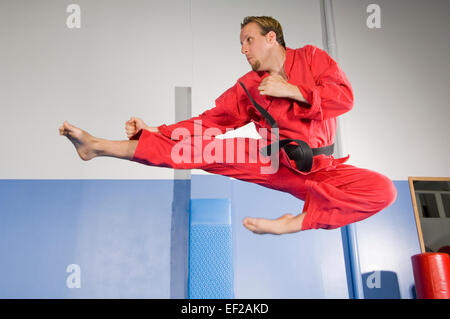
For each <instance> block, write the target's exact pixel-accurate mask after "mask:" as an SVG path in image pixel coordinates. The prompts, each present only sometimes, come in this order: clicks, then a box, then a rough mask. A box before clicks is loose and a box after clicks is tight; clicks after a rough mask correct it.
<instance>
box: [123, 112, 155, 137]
mask: <svg viewBox="0 0 450 319" xmlns="http://www.w3.org/2000/svg"><path fill="white" fill-rule="evenodd" d="M142 129H146V130H147V131H150V132H159V130H158V128H157V127H151V126H148V125H147V124H145V123H144V121H143V120H142V119H141V118H139V117H133V116H132V117H131V118H130V119H129V120H128V121H126V122H125V131H126V133H127V136H128V138H131V137H132V136H134V135H136V134H137V133H138V132H139V131H140V130H142Z"/></svg>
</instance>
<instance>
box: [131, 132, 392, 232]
mask: <svg viewBox="0 0 450 319" xmlns="http://www.w3.org/2000/svg"><path fill="white" fill-rule="evenodd" d="M194 138H199V139H200V140H201V143H196V142H199V140H197V141H196V142H194ZM230 140H233V143H232V144H233V145H234V148H229V147H225V146H226V142H225V141H226V140H223V139H216V138H214V137H212V138H211V139H205V138H204V137H200V136H197V137H190V138H187V139H182V141H181V142H180V141H178V140H172V139H170V138H169V137H167V136H165V135H163V134H160V133H152V132H149V131H147V130H143V131H142V134H141V136H140V137H139V141H138V145H137V148H136V151H135V153H134V156H133V158H132V159H131V160H132V161H135V162H139V163H142V164H145V165H151V166H159V167H170V168H174V169H203V170H204V171H207V172H210V173H213V174H220V175H225V176H229V177H233V178H236V179H239V180H242V181H246V182H251V183H256V184H259V185H261V186H265V187H268V188H272V189H276V190H280V191H284V192H287V193H290V194H292V195H293V196H295V197H297V198H299V199H301V200H303V201H305V204H304V207H303V211H304V212H307V214H306V215H305V218H304V220H303V225H302V230H307V229H317V228H323V229H334V228H338V227H342V226H345V225H347V224H350V223H354V222H357V221H360V220H363V219H365V218H367V217H370V216H372V215H373V214H375V213H377V212H379V211H381V210H382V209H384V208H386V207H387V206H389V205H390V204H392V203H393V202H394V201H395V199H396V196H397V191H396V189H395V186H394V184H393V183H392V181H391V180H390V179H388V178H387V177H385V176H383V175H381V174H379V173H376V172H373V171H370V170H367V169H362V168H357V167H355V166H352V165H347V164H343V163H341V162H340V161H339V159H334V158H333V157H332V156H331V159H330V166H329V167H326V168H325V169H322V170H319V171H316V172H311V173H309V174H305V175H303V174H299V173H298V172H296V171H295V170H294V169H292V166H291V165H290V164H289V163H290V162H289V159H288V157H287V155H286V153H285V151H284V150H281V152H280V157H279V166H278V170H277V171H276V172H275V173H273V174H261V168H262V167H263V166H264V167H266V168H268V167H269V165H270V164H268V163H267V162H266V161H265V160H264V158H263V160H261V156H259V154H258V155H257V156H254V152H249V146H250V145H249V144H250V143H254V142H255V141H256V140H254V139H253V140H252V139H249V138H233V139H230ZM212 143H217V144H212ZM229 143H231V141H229ZM240 143H241V144H240ZM200 144H201V145H200ZM219 144H222V145H223V148H222V149H223V156H222V157H221V158H222V159H223V161H222V163H217V162H212V163H210V162H209V161H210V160H205V158H204V156H202V155H203V154H204V152H205V151H206V152H208V150H211V148H212V146H213V145H216V152H215V153H216V154H217V153H218V152H217V149H220V148H217V146H218V145H219ZM175 145H177V146H176V147H177V148H178V149H179V148H180V146H184V147H186V149H190V159H191V160H190V161H189V163H183V162H182V163H177V161H178V160H175V161H174V156H173V153H172V150H173V147H174V146H175ZM243 145H245V152H244V153H243V152H240V153H239V154H240V156H242V155H243V154H245V161H244V163H238V161H237V156H239V155H238V152H237V150H242V149H243V148H244V147H242V146H243ZM227 150H228V154H227ZM231 150H232V151H233V154H230V153H231ZM185 155H186V154H185ZM319 156H325V155H319ZM228 159H234V160H233V161H231V162H232V163H230V161H229V160H228ZM266 159H267V158H266ZM241 162H242V161H241Z"/></svg>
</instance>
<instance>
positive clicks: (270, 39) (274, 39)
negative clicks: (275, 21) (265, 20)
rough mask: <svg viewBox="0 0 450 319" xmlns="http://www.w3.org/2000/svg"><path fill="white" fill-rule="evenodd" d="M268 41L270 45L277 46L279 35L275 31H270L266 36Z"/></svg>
mask: <svg viewBox="0 0 450 319" xmlns="http://www.w3.org/2000/svg"><path fill="white" fill-rule="evenodd" d="M266 39H267V41H268V42H269V43H270V44H275V42H277V34H276V33H275V31H269V32H268V33H267V34H266Z"/></svg>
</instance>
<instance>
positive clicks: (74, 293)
mask: <svg viewBox="0 0 450 319" xmlns="http://www.w3.org/2000/svg"><path fill="white" fill-rule="evenodd" d="M172 196H173V181H167V180H152V181H141V180H132V181H130V180H2V181H0V256H1V259H0V298H169V297H170V271H171V267H170V261H171V260H170V259H171V249H170V241H171V211H172V207H171V206H172ZM69 264H78V265H79V266H80V267H81V288H72V289H69V288H68V287H67V286H66V278H67V277H68V276H69V274H68V273H66V267H67V266H68V265H69Z"/></svg>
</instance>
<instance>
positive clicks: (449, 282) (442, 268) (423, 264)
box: [411, 253, 450, 299]
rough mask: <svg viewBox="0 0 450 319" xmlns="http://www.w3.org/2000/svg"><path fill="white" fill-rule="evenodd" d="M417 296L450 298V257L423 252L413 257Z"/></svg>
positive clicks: (422, 297)
mask: <svg viewBox="0 0 450 319" xmlns="http://www.w3.org/2000/svg"><path fill="white" fill-rule="evenodd" d="M411 260H412V265H413V272H414V281H415V283H416V292H417V298H419V299H450V257H449V255H448V254H445V253H423V254H418V255H414V256H412V257H411Z"/></svg>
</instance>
